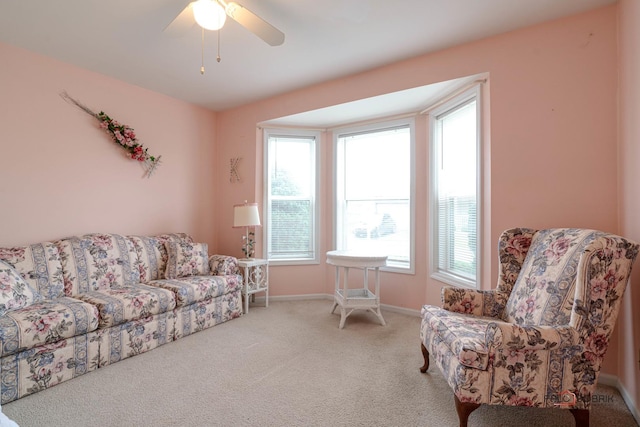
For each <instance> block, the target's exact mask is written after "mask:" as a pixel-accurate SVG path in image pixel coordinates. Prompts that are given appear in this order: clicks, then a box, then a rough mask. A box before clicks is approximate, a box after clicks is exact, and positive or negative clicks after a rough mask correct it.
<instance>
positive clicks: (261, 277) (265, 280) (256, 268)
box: [238, 258, 269, 313]
mask: <svg viewBox="0 0 640 427" xmlns="http://www.w3.org/2000/svg"><path fill="white" fill-rule="evenodd" d="M238 266H239V267H240V268H242V269H243V272H242V277H243V282H244V283H243V286H242V295H243V296H244V312H245V313H248V312H249V296H250V295H251V298H253V301H255V298H256V297H255V294H256V293H258V292H264V293H265V297H264V301H265V303H264V306H265V307H269V260H266V259H257V258H241V259H239V260H238Z"/></svg>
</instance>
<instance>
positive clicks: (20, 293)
mask: <svg viewBox="0 0 640 427" xmlns="http://www.w3.org/2000/svg"><path fill="white" fill-rule="evenodd" d="M41 299H42V297H41V296H40V294H39V293H38V292H36V291H35V290H34V289H33V288H31V286H29V284H28V283H27V282H26V281H25V280H24V279H23V278H22V276H20V274H18V272H17V271H16V270H15V269H14V268H13V267H11V265H9V264H8V263H6V262H5V261H2V260H0V316H3V315H4V314H5V313H7V312H9V311H13V310H18V309H20V308H24V307H26V306H28V305H30V304H32V303H34V302H36V301H40V300H41Z"/></svg>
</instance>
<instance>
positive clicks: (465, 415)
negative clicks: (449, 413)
mask: <svg viewBox="0 0 640 427" xmlns="http://www.w3.org/2000/svg"><path fill="white" fill-rule="evenodd" d="M453 397H454V398H455V399H456V411H457V412H458V419H459V420H460V427H467V420H468V419H469V415H471V413H472V412H473V411H475V410H476V409H478V407H480V404H479V403H471V402H464V403H462V402H460V399H458V396H456V395H455V394H454V395H453ZM587 416H588V415H587Z"/></svg>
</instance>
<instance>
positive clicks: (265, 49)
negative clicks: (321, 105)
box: [0, 0, 616, 111]
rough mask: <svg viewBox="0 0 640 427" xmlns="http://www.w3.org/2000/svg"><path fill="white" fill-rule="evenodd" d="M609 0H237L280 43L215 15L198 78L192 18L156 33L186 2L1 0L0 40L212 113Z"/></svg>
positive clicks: (196, 33) (196, 34) (197, 44)
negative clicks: (185, 27)
mask: <svg viewBox="0 0 640 427" xmlns="http://www.w3.org/2000/svg"><path fill="white" fill-rule="evenodd" d="M615 1H616V0H386V1H384V0H322V1H319V0H238V1H237V2H238V3H240V4H242V5H243V6H245V7H246V8H247V9H249V10H251V11H252V12H254V13H255V14H257V15H259V16H260V17H262V18H263V19H265V20H266V21H268V22H269V23H271V24H272V25H274V26H275V27H277V28H278V29H280V30H281V31H282V32H284V33H285V36H286V38H285V42H284V44H283V45H281V46H278V47H271V46H269V45H268V44H266V43H264V42H263V41H262V40H261V39H259V38H258V37H256V36H255V35H253V34H252V33H250V32H249V31H247V30H246V29H244V28H243V27H241V26H240V25H239V24H237V23H236V22H234V21H233V20H231V19H227V23H226V24H225V26H224V27H223V29H222V30H221V33H220V35H221V56H222V61H221V62H220V63H217V62H216V60H215V58H216V35H215V33H214V32H207V34H206V35H205V67H206V72H205V74H204V75H201V74H200V63H201V45H200V37H201V33H200V31H199V27H193V28H192V29H191V30H189V31H188V32H186V33H185V34H184V35H183V36H181V37H171V36H169V35H168V34H165V33H163V29H164V28H165V27H166V26H167V25H168V24H169V23H170V22H171V21H172V20H173V18H174V17H175V16H176V15H177V14H178V13H179V12H180V11H181V10H182V9H183V8H184V7H185V6H186V5H187V4H188V3H189V2H188V0H109V1H104V0H1V1H0V41H1V42H4V43H8V44H11V45H15V46H19V47H23V48H25V49H28V50H31V51H34V52H38V53H41V54H44V55H46V56H50V57H53V58H57V59H59V60H61V61H64V62H67V63H71V64H74V65H77V66H79V67H82V68H85V69H89V70H92V71H96V72H99V73H102V74H105V75H108V76H111V77H114V78H116V79H119V80H122V81H125V82H128V83H131V84H134V85H137V86H141V87H144V88H147V89H150V90H153V91H156V92H160V93H164V94H166V95H169V96H171V97H174V98H178V99H182V100H185V101H187V102H190V103H193V104H197V105H201V106H203V107H206V108H208V109H211V110H215V111H219V110H223V109H227V108H232V107H235V106H239V105H242V104H246V103H249V102H253V101H256V100H258V99H261V98H266V97H269V96H272V95H275V94H278V93H283V92H287V91H290V90H293V89H298V88H301V87H304V86H308V85H310V84H314V83H319V82H322V81H326V80H330V79H334V78H337V77H341V76H346V75H349V74H353V73H357V72H360V71H364V70H367V69H370V68H373V67H378V66H381V65H385V64H388V63H392V62H395V61H398V60H401V59H405V58H409V57H413V56H417V55H420V54H424V53H427V52H432V51H435V50H439V49H443V48H446V47H450V46H454V45H457V44H460V43H465V42H468V41H471V40H475V39H479V38H484V37H487V36H491V35H495V34H499V33H503V32H506V31H510V30H514V29H517V28H520V27H524V26H528V25H531V24H535V23H538V22H543V21H547V20H551V19H555V18H559V17H563V16H567V15H571V14H575V13H578V12H582V11H586V10H589V9H593V8H596V7H600V6H604V5H607V4H611V3H615ZM0 65H1V58H0Z"/></svg>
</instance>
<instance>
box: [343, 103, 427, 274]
mask: <svg viewBox="0 0 640 427" xmlns="http://www.w3.org/2000/svg"><path fill="white" fill-rule="evenodd" d="M404 126H407V127H409V132H410V142H409V144H410V149H409V153H410V154H409V155H410V157H411V159H410V171H409V174H410V189H409V197H410V200H409V216H410V218H409V222H410V225H409V227H410V230H409V240H410V242H409V246H410V247H409V262H408V263H387V266H386V267H382V268H381V270H383V271H389V272H394V273H403V274H415V203H416V191H415V189H416V185H415V164H416V162H415V158H416V156H415V146H416V144H415V116H413V115H412V116H410V117H405V118H399V119H394V120H388V119H387V120H381V121H378V122H375V123H368V124H366V125H361V126H353V127H343V128H337V129H333V130H332V131H333V187H334V188H333V201H334V209H333V230H334V235H333V247H335V248H336V249H337V250H340V249H343V247H342V244H343V243H342V242H343V240H342V239H343V237H342V235H343V230H342V225H341V221H339V218H340V209H342V208H343V206H342V205H341V203H340V201H339V200H338V196H339V193H340V190H339V189H338V185H339V182H338V175H339V173H340V171H339V170H338V139H339V138H340V136H342V135H345V134H354V133H365V132H372V131H376V130H379V131H384V130H386V129H391V128H398V127H404Z"/></svg>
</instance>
